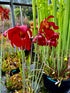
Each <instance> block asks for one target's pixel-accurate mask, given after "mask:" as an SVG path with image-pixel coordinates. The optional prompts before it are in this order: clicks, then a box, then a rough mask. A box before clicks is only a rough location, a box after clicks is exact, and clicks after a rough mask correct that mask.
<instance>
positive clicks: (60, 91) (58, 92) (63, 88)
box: [43, 74, 70, 93]
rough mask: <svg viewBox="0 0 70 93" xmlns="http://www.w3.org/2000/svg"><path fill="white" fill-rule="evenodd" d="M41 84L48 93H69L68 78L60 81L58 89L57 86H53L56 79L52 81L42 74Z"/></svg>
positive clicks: (69, 83)
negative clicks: (42, 83)
mask: <svg viewBox="0 0 70 93" xmlns="http://www.w3.org/2000/svg"><path fill="white" fill-rule="evenodd" d="M43 82H44V86H45V88H46V89H47V90H49V93H70V91H69V90H70V78H69V79H67V80H62V81H61V85H60V87H58V84H57V85H55V83H56V82H57V79H54V80H52V79H51V77H49V76H47V75H45V74H43ZM68 91H69V92H68Z"/></svg>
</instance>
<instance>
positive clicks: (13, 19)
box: [10, 0, 17, 52]
mask: <svg viewBox="0 0 70 93" xmlns="http://www.w3.org/2000/svg"><path fill="white" fill-rule="evenodd" d="M10 8H11V18H12V26H13V27H15V17H14V9H13V0H10ZM14 47H15V48H14V51H15V52H17V50H16V46H14Z"/></svg>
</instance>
